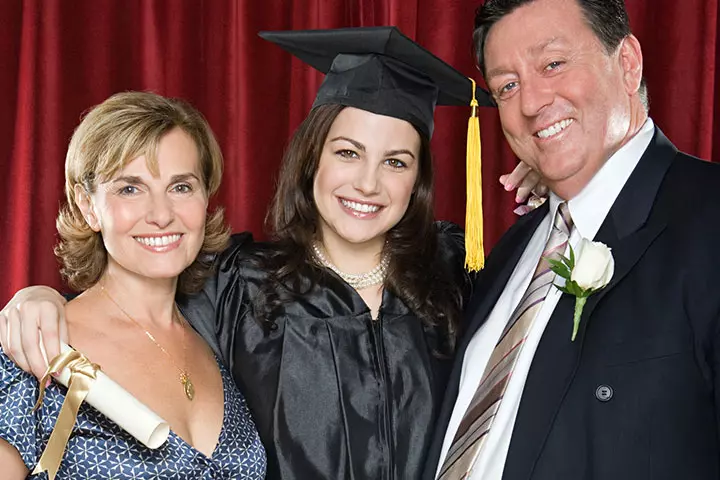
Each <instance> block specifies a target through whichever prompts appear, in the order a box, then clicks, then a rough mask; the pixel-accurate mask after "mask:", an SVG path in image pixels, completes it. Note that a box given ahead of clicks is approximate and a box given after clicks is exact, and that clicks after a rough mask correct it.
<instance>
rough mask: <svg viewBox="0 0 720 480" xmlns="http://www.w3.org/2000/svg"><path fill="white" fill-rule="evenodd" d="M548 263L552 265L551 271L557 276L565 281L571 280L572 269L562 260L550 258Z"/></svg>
mask: <svg viewBox="0 0 720 480" xmlns="http://www.w3.org/2000/svg"><path fill="white" fill-rule="evenodd" d="M563 258H564V257H563ZM547 261H548V263H549V264H550V270H552V271H553V272H554V273H555V274H557V275H559V276H561V277H562V278H565V279H568V278H570V267H568V265H567V264H566V263H565V262H563V261H561V260H553V259H551V258H548V259H547Z"/></svg>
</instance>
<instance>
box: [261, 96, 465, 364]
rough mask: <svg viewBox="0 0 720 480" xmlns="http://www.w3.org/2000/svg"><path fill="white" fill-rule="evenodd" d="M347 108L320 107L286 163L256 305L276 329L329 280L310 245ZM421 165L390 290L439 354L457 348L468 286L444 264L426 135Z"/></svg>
mask: <svg viewBox="0 0 720 480" xmlns="http://www.w3.org/2000/svg"><path fill="white" fill-rule="evenodd" d="M344 108H345V107H344V106H342V105H336V104H329V105H321V106H318V107H316V108H314V109H313V110H311V111H310V113H309V115H308V116H307V118H306V119H305V120H304V121H303V122H302V124H301V125H300V126H299V127H298V129H297V130H296V131H295V133H294V135H293V137H292V139H291V141H290V143H289V145H288V148H287V150H286V152H285V156H284V158H283V162H282V166H281V169H280V174H279V178H278V185H277V189H276V191H275V196H274V198H273V200H272V203H271V205H270V209H269V211H268V215H267V218H266V224H267V227H268V230H269V233H270V236H271V239H272V241H273V248H272V249H271V253H269V254H267V255H263V257H262V260H261V262H262V263H263V265H262V267H263V268H264V269H265V270H266V271H267V272H268V278H267V281H266V282H265V285H264V286H263V287H261V294H260V295H259V297H258V298H257V299H256V303H255V310H256V316H257V318H258V319H259V320H260V321H261V323H262V324H263V325H264V326H265V327H266V328H267V329H269V330H274V329H276V328H277V326H276V324H275V322H274V318H276V316H277V315H278V314H279V313H280V312H281V310H282V304H283V303H285V302H286V301H289V300H291V299H292V298H293V297H296V296H299V295H305V294H307V293H308V292H309V291H310V290H311V289H312V288H313V287H314V285H315V284H316V283H317V282H318V280H319V279H320V277H321V276H322V275H324V274H325V272H324V269H321V268H320V267H318V266H317V264H316V263H315V261H314V259H313V257H312V253H311V251H312V250H311V245H312V242H313V239H314V238H315V237H316V234H317V228H318V221H319V218H318V216H319V214H318V211H317V207H316V206H315V200H314V198H313V181H314V178H315V174H316V172H317V169H318V164H319V162H320V156H321V153H322V150H323V146H324V144H325V140H326V138H327V135H328V132H329V131H330V127H331V126H332V124H333V122H334V121H335V119H336V118H337V116H338V114H339V113H340V112H341V111H342V110H343V109H344ZM420 139H421V146H420V161H419V162H418V165H419V168H418V176H417V179H416V181H415V189H414V193H413V195H412V198H411V199H410V203H409V205H408V209H407V211H406V212H405V214H404V216H403V217H402V219H401V220H400V221H399V222H398V224H397V225H395V226H394V227H393V228H392V229H390V230H389V231H388V233H387V241H386V243H385V247H384V248H385V253H386V254H388V255H389V258H390V265H389V268H388V275H387V277H386V279H385V288H387V289H388V290H389V291H390V292H392V293H393V294H395V295H396V296H397V297H399V298H400V299H401V300H402V301H403V302H404V303H405V304H406V305H407V306H408V308H409V309H410V310H411V311H412V312H413V313H414V314H415V315H417V316H418V317H419V318H420V319H421V321H422V322H423V324H424V325H425V326H426V328H429V329H431V330H433V331H435V332H436V333H438V334H439V338H440V342H439V346H438V348H437V349H436V351H437V353H438V354H441V355H446V354H449V353H451V352H452V351H453V350H454V347H455V339H456V336H457V328H458V324H459V320H460V316H461V312H462V303H463V287H462V286H461V284H460V282H458V281H457V280H456V279H453V278H452V274H451V273H450V272H451V270H452V269H451V268H448V267H447V266H445V265H437V263H438V262H439V260H438V259H439V258H440V255H438V233H437V227H436V225H435V222H434V214H433V200H434V199H433V168H432V155H431V152H430V142H429V139H428V138H427V137H425V136H424V135H423V134H420Z"/></svg>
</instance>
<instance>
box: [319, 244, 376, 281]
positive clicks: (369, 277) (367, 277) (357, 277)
mask: <svg viewBox="0 0 720 480" xmlns="http://www.w3.org/2000/svg"><path fill="white" fill-rule="evenodd" d="M312 249H313V254H314V256H315V259H316V260H317V261H318V263H320V265H323V266H325V267H327V268H329V269H330V270H332V271H333V272H335V273H337V274H338V276H339V277H340V278H342V279H343V280H345V282H346V283H347V284H348V285H350V286H351V287H353V288H354V289H355V290H361V289H363V288H368V287H374V286H375V285H380V284H382V283H383V282H384V281H385V276H386V275H387V269H388V266H389V265H390V259H389V258H388V256H387V255H383V256H382V259H380V263H378V264H377V266H376V267H375V268H373V269H372V270H370V271H369V272H365V273H346V272H343V271H342V270H340V269H339V268H338V267H336V266H335V264H334V263H332V262H331V261H330V260H329V259H328V258H327V257H326V256H325V255H324V254H323V251H322V248H321V247H320V244H319V243H318V242H313V245H312Z"/></svg>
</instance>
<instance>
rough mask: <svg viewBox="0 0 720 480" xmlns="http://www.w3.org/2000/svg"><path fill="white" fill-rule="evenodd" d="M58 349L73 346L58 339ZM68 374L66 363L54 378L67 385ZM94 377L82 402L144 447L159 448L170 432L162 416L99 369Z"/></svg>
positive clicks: (66, 350)
mask: <svg viewBox="0 0 720 480" xmlns="http://www.w3.org/2000/svg"><path fill="white" fill-rule="evenodd" d="M60 349H61V352H62V353H65V352H68V351H71V350H72V349H71V348H70V347H69V346H67V345H66V344H64V343H61V345H60ZM70 375H71V372H70V369H69V368H67V367H66V368H64V369H63V370H62V371H61V372H60V373H59V374H58V375H57V376H55V377H54V379H55V381H56V382H58V383H60V384H62V385H64V386H66V387H67V386H68V383H69V381H70ZM96 377H97V378H96V379H95V382H94V383H93V384H92V387H91V388H90V390H89V392H88V394H87V397H85V402H87V403H89V404H90V405H91V406H93V407H94V408H95V410H97V411H98V412H100V413H102V414H103V415H105V416H106V417H107V418H108V419H110V420H111V421H112V422H113V423H115V424H116V425H118V426H119V427H120V428H122V429H123V430H125V431H126V432H128V433H129V434H130V435H132V436H133V437H135V438H136V439H137V440H138V441H139V442H140V443H142V444H143V445H145V446H146V447H148V448H158V447H159V446H161V445H162V444H163V443H165V440H167V437H168V435H169V434H170V426H169V425H168V423H167V422H166V421H165V420H163V419H162V418H160V417H159V416H158V415H157V414H156V413H155V412H153V411H152V410H150V409H149V408H148V407H147V406H146V405H144V404H143V403H140V401H139V400H138V399H136V398H135V397H133V396H132V395H130V394H129V393H128V391H127V390H125V389H124V388H122V387H121V386H120V385H118V384H117V383H115V382H114V381H112V380H111V379H110V378H109V377H108V376H107V375H105V374H104V373H103V372H102V370H98V371H97V373H96Z"/></svg>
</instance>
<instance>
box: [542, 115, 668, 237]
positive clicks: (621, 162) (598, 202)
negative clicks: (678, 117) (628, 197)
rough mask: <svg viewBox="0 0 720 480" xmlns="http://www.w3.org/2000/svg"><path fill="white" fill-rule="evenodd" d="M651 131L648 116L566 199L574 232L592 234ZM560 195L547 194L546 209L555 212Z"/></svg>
mask: <svg viewBox="0 0 720 480" xmlns="http://www.w3.org/2000/svg"><path fill="white" fill-rule="evenodd" d="M654 133H655V124H654V123H653V121H652V120H651V119H650V118H648V119H647V120H646V121H645V123H644V124H643V126H642V127H641V128H640V131H638V133H637V134H635V136H634V137H633V138H631V139H630V140H629V141H628V142H627V143H626V144H625V145H623V146H622V147H621V148H620V149H619V150H618V151H617V152H615V153H614V154H613V155H612V156H611V157H610V158H609V159H608V161H607V162H605V164H604V165H603V166H602V167H601V168H600V170H599V171H598V172H597V173H596V174H595V176H594V177H593V178H592V179H591V180H590V182H589V183H588V184H587V185H586V186H585V188H583V189H582V191H581V192H580V193H579V194H577V195H576V196H575V197H573V198H572V199H571V200H570V201H569V202H568V208H569V209H570V215H571V216H572V219H573V223H574V225H575V228H576V229H577V231H578V233H579V234H580V235H581V236H582V237H584V238H590V239H592V238H595V235H596V234H597V232H598V230H600V226H601V225H602V223H603V221H605V217H607V215H608V213H609V212H610V208H611V207H612V206H613V204H614V203H615V200H616V199H617V197H618V195H619V194H620V190H622V188H623V187H624V186H625V183H626V182H627V180H628V178H630V174H631V173H632V172H633V170H635V167H636V166H637V164H638V162H639V161H640V157H642V155H643V153H644V152H645V150H647V147H648V145H650V142H651V141H652V138H653V135H654ZM561 202H562V199H561V198H560V197H558V196H557V195H555V194H554V193H551V194H550V213H551V214H553V215H555V212H556V211H557V207H558V205H559V204H560V203H561Z"/></svg>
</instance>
